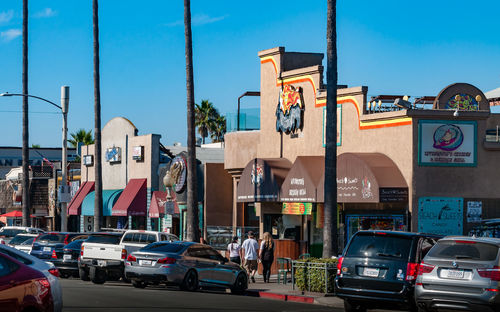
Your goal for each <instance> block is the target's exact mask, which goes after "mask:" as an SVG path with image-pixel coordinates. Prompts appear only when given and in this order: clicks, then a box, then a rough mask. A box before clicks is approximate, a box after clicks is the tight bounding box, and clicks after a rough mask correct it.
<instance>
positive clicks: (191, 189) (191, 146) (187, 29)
mask: <svg viewBox="0 0 500 312" xmlns="http://www.w3.org/2000/svg"><path fill="white" fill-rule="evenodd" d="M184 34H185V36H184V37H185V41H186V50H185V54H186V91H187V97H186V100H187V130H188V133H187V145H188V155H187V233H186V234H187V235H186V236H187V237H186V239H187V240H188V241H193V242H196V241H198V240H199V227H198V193H197V179H196V133H195V128H196V127H195V122H194V79H193V43H192V35H191V3H190V0H184Z"/></svg>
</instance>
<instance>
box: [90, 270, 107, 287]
mask: <svg viewBox="0 0 500 312" xmlns="http://www.w3.org/2000/svg"><path fill="white" fill-rule="evenodd" d="M89 271H90V272H89V277H90V280H91V281H92V283H94V284H104V282H106V272H105V271H104V270H100V269H98V268H96V267H90V270H89Z"/></svg>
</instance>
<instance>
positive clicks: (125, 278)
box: [122, 272, 131, 284]
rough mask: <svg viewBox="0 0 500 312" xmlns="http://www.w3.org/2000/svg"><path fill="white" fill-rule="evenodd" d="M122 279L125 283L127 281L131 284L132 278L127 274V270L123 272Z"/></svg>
mask: <svg viewBox="0 0 500 312" xmlns="http://www.w3.org/2000/svg"><path fill="white" fill-rule="evenodd" d="M122 281H123V282H124V283H127V284H130V282H131V280H129V279H128V278H127V276H126V275H125V272H123V274H122Z"/></svg>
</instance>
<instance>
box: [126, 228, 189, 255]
mask: <svg viewBox="0 0 500 312" xmlns="http://www.w3.org/2000/svg"><path fill="white" fill-rule="evenodd" d="M178 240H179V238H178V237H177V236H176V235H174V234H169V233H164V232H157V231H144V230H128V231H126V232H125V233H124V234H123V237H122V240H121V242H120V245H122V246H123V247H124V248H125V250H126V251H127V255H128V254H130V253H132V252H134V251H137V250H139V249H141V248H142V247H144V246H146V245H148V244H151V243H154V242H161V241H169V242H174V241H178Z"/></svg>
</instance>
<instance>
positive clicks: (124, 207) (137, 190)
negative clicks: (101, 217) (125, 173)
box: [111, 179, 148, 217]
mask: <svg viewBox="0 0 500 312" xmlns="http://www.w3.org/2000/svg"><path fill="white" fill-rule="evenodd" d="M146 182H147V180H146V179H130V180H129V181H128V184H127V186H126V187H125V189H124V190H123V193H122V195H121V196H120V198H118V200H117V201H116V203H115V204H114V205H113V212H112V214H111V215H112V216H114V217H126V216H143V217H145V216H146V206H147V194H148V192H147V189H146V186H147V183H146Z"/></svg>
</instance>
